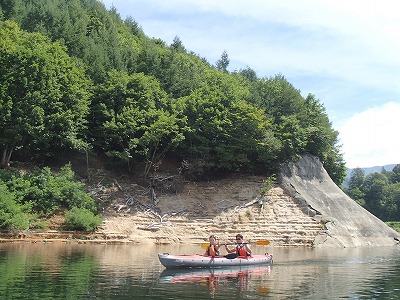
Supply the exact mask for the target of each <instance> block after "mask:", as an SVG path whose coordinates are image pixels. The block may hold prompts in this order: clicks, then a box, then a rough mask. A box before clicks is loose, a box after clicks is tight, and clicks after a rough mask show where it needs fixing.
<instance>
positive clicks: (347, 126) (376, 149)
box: [339, 102, 400, 168]
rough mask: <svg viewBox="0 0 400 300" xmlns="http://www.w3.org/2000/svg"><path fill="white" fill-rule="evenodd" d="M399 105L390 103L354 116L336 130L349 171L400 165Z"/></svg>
mask: <svg viewBox="0 0 400 300" xmlns="http://www.w3.org/2000/svg"><path fill="white" fill-rule="evenodd" d="M399 116H400V104H399V103H395V102H389V103H386V104H384V105H383V106H379V107H373V108H370V109H367V110H365V111H363V112H361V113H357V114H355V115H354V116H353V117H351V118H350V119H349V120H347V121H346V122H345V123H344V124H343V126H341V128H340V129H339V132H340V138H341V142H342V144H343V149H342V150H343V152H344V159H345V161H346V162H347V167H349V168H356V167H360V168H364V167H373V166H382V165H387V164H398V163H400V136H399V135H400V134H399V128H400V118H399Z"/></svg>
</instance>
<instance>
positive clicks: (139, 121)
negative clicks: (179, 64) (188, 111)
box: [91, 71, 183, 161]
mask: <svg viewBox="0 0 400 300" xmlns="http://www.w3.org/2000/svg"><path fill="white" fill-rule="evenodd" d="M97 94H98V97H97V98H96V99H95V101H94V104H93V114H92V117H91V119H92V122H93V123H92V128H93V131H92V136H93V137H94V139H95V140H96V141H98V142H94V145H95V146H96V147H98V148H101V149H102V150H103V151H104V152H106V153H107V154H108V155H110V156H117V157H119V158H120V159H125V160H126V161H129V160H130V159H132V158H138V157H139V158H140V157H141V158H146V159H148V160H152V158H153V157H154V155H155V153H156V152H157V151H158V150H161V153H160V154H162V152H165V151H167V150H168V149H169V148H170V147H173V145H174V144H176V143H179V141H180V140H182V139H183V136H182V134H181V133H180V129H179V124H178V122H179V121H178V119H177V117H176V115H174V113H173V112H170V111H169V110H168V109H169V107H168V99H167V95H166V94H165V92H164V91H163V90H162V89H161V88H160V86H159V83H158V81H157V80H155V79H154V78H153V77H151V76H146V75H144V74H142V73H139V74H132V75H128V74H126V73H124V72H117V71H113V72H110V73H109V77H108V80H107V81H106V82H105V83H104V84H103V85H101V86H99V90H98V93H97Z"/></svg>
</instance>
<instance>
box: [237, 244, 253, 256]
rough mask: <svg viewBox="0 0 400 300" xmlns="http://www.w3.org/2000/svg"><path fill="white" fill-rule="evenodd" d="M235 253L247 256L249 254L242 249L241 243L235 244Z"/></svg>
mask: <svg viewBox="0 0 400 300" xmlns="http://www.w3.org/2000/svg"><path fill="white" fill-rule="evenodd" d="M236 254H237V255H239V256H249V255H250V254H249V253H247V251H246V250H244V245H243V244H236Z"/></svg>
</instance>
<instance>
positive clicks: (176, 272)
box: [160, 265, 271, 283]
mask: <svg viewBox="0 0 400 300" xmlns="http://www.w3.org/2000/svg"><path fill="white" fill-rule="evenodd" d="M270 271H271V266H270V265H263V266H245V267H226V268H208V269H204V268H195V269H165V270H164V271H162V272H161V274H160V282H163V283H190V282H196V281H202V280H203V279H210V278H213V279H214V278H244V277H248V276H257V275H258V276H261V275H265V274H269V273H270Z"/></svg>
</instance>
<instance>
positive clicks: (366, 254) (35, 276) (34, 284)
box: [0, 243, 400, 299]
mask: <svg viewBox="0 0 400 300" xmlns="http://www.w3.org/2000/svg"><path fill="white" fill-rule="evenodd" d="M202 251H203V250H201V248H200V247H194V246H185V247H182V246H181V247H172V246H154V245H151V246H137V245H76V244H74V245H71V244H64V243H54V244H43V243H36V244H30V243H21V244H0V299H400V247H390V248H368V249H324V250H313V249H303V248H293V249H284V248H271V247H268V248H264V247H263V246H258V247H253V251H254V252H255V253H256V254H261V253H263V252H265V251H268V252H270V253H273V254H274V265H273V266H272V267H249V268H242V269H238V268H228V269H218V270H214V271H212V270H193V271H169V270H165V269H164V267H163V266H162V265H161V264H160V263H159V261H158V258H157V253H159V252H162V253H164V252H168V253H174V254H189V253H202Z"/></svg>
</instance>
